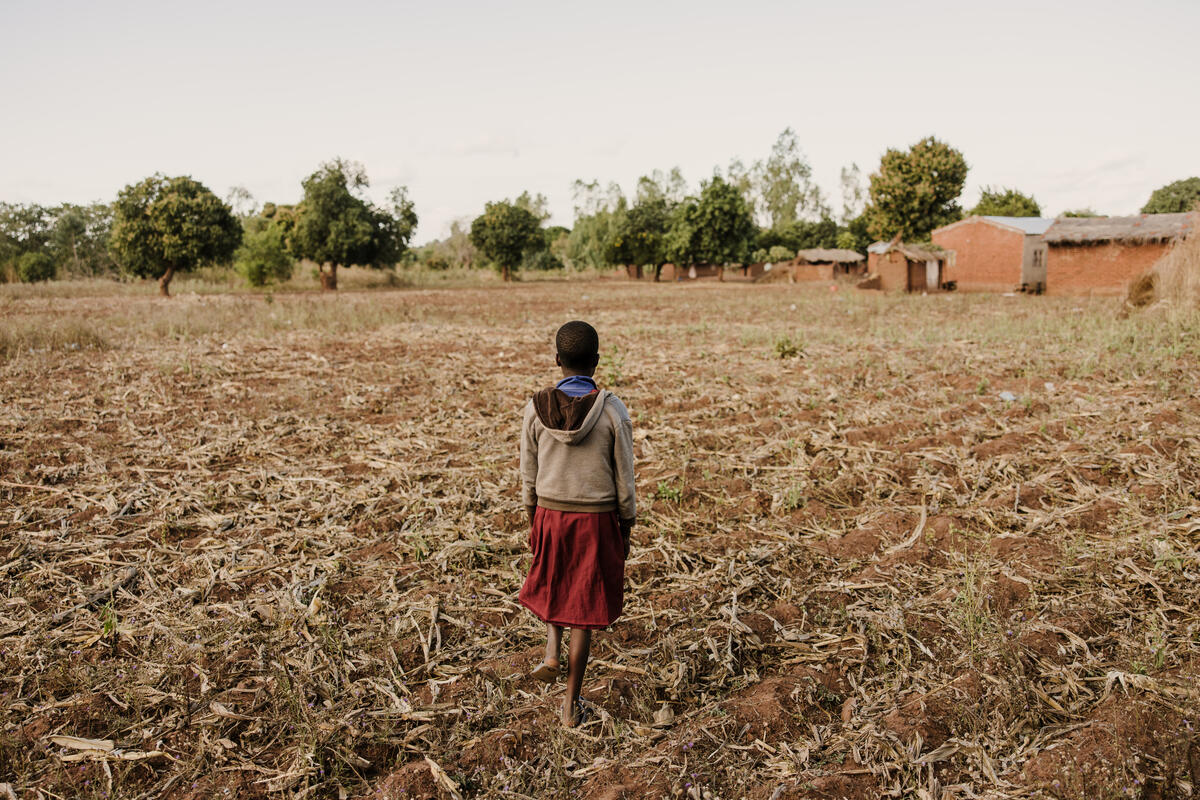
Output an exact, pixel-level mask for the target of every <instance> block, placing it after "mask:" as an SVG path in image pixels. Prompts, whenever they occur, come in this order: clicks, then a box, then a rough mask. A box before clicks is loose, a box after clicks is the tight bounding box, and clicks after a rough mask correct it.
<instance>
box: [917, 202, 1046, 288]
mask: <svg viewBox="0 0 1200 800" xmlns="http://www.w3.org/2000/svg"><path fill="white" fill-rule="evenodd" d="M1053 223H1054V220H1053V219H1047V218H1046V217H991V216H985V217H967V218H966V219H964V220H959V221H958V222H955V223H952V224H950V225H944V226H942V227H941V228H938V229H937V230H935V231H934V232H933V243H934V244H936V245H938V246H939V247H941V248H943V249H944V250H947V251H950V253H951V256H950V258H949V265H948V267H947V269H946V280H947V281H953V282H954V284H955V287H956V288H958V289H962V290H965V291H968V292H971V291H976V292H1011V291H1017V290H1020V291H1028V292H1040V291H1043V290H1044V289H1045V287H1046V244H1045V242H1044V241H1042V236H1043V234H1045V233H1046V231H1047V230H1048V229H1049V228H1050V226H1051V225H1052V224H1053Z"/></svg>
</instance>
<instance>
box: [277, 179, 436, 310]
mask: <svg viewBox="0 0 1200 800" xmlns="http://www.w3.org/2000/svg"><path fill="white" fill-rule="evenodd" d="M302 185H303V187H304V199H303V200H301V201H300V204H299V205H298V206H297V207H296V224H295V229H294V230H293V232H292V237H291V247H292V252H293V253H294V254H295V255H296V256H297V257H298V258H307V259H309V260H310V261H314V262H316V264H317V269H318V271H319V273H320V277H321V288H323V289H327V290H331V291H332V290H336V289H337V270H338V267H339V266H343V267H348V266H351V265H358V266H363V267H372V268H375V269H382V268H384V267H392V266H395V264H396V263H397V262H398V261H399V260H400V259H401V258H402V257H403V255H404V252H405V251H406V250H407V249H408V242H409V240H410V239H411V238H412V235H413V231H415V230H416V227H417V213H416V210H415V209H414V207H413V203H412V201H411V200H410V199H409V198H408V194H407V191H406V190H405V188H404V187H402V186H401V187H398V188H396V189H394V190H392V193H391V195H390V197H389V203H388V206H387V207H382V208H381V207H379V206H376V205H375V204H374V203H372V202H370V201H369V200H367V199H366V198H364V197H363V196H362V194H363V192H365V190H366V189H367V188H368V187H369V186H370V181H368V180H367V172H366V170H365V169H364V168H363V166H362V165H361V164H358V163H355V162H353V161H346V160H344V159H341V158H337V159H334V160H333V161H329V162H327V163H325V164H322V165H321V166H320V168H318V169H317V171H316V172H314V173H313V174H312V175H309V176H308V177H307V178H305V179H304V181H303V182H302Z"/></svg>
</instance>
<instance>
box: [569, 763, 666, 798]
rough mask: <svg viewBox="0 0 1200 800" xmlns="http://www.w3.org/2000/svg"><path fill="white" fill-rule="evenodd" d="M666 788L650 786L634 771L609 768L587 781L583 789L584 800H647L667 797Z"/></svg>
mask: <svg viewBox="0 0 1200 800" xmlns="http://www.w3.org/2000/svg"><path fill="white" fill-rule="evenodd" d="M667 796H668V793H667V791H666V787H665V786H663V785H662V784H661V783H658V784H650V783H646V782H645V781H643V780H641V779H640V778H639V777H638V776H637V775H635V774H634V772H633V771H632V770H629V769H626V768H624V767H619V766H613V767H607V768H605V769H603V770H601V771H600V772H597V773H596V774H595V775H592V776H591V777H589V778H588V779H587V783H586V784H585V785H584V787H583V795H582V798H583V800H646V798H650V797H667Z"/></svg>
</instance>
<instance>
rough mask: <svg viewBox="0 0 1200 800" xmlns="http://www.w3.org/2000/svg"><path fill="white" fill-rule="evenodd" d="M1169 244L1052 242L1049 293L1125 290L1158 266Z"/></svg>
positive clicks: (1047, 281) (1094, 292)
mask: <svg viewBox="0 0 1200 800" xmlns="http://www.w3.org/2000/svg"><path fill="white" fill-rule="evenodd" d="M1168 247H1169V245H1167V244H1163V243H1158V242H1151V243H1146V244H1119V243H1117V242H1105V243H1104V244H1091V245H1066V244H1051V245H1050V248H1049V253H1048V254H1047V255H1046V291H1047V293H1049V294H1115V295H1119V294H1123V293H1124V292H1125V289H1126V288H1127V287H1128V285H1129V282H1130V281H1131V280H1133V279H1134V278H1136V277H1137V276H1139V275H1141V274H1142V273H1143V272H1145V271H1146V270H1148V269H1150V268H1151V267H1152V266H1154V262H1156V261H1158V259H1160V258H1162V255H1163V253H1165V252H1166V251H1167V248H1168Z"/></svg>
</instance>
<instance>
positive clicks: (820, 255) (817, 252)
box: [780, 247, 863, 281]
mask: <svg viewBox="0 0 1200 800" xmlns="http://www.w3.org/2000/svg"><path fill="white" fill-rule="evenodd" d="M780 266H781V267H782V266H785V265H782V264H781V265H780ZM786 266H787V267H789V268H790V269H791V271H792V279H793V280H797V281H831V280H833V279H834V278H838V277H847V276H850V275H861V274H863V257H862V255H860V254H859V253H856V252H854V251H853V250H845V249H840V248H837V249H827V248H820V247H818V248H813V249H809V250H801V251H800V252H798V253H796V257H795V258H793V259H792V260H791V261H790V262H789V263H788V264H787V265H786Z"/></svg>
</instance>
